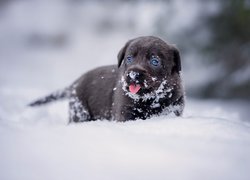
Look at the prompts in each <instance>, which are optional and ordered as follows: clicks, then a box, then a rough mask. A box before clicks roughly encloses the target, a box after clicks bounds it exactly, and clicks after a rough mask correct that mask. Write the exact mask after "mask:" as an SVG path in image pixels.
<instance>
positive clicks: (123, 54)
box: [117, 40, 133, 68]
mask: <svg viewBox="0 0 250 180" xmlns="http://www.w3.org/2000/svg"><path fill="white" fill-rule="evenodd" d="M132 41H133V40H129V41H128V42H127V43H126V44H125V46H124V47H123V48H122V49H121V50H120V51H119V53H118V56H117V58H118V68H119V67H120V66H121V64H122V61H123V60H124V56H125V53H126V51H127V48H128V46H129V45H130V43H131V42H132Z"/></svg>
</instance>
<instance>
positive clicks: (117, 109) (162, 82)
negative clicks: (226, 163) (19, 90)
mask: <svg viewBox="0 0 250 180" xmlns="http://www.w3.org/2000/svg"><path fill="white" fill-rule="evenodd" d="M128 56H130V57H132V58H133V61H132V62H131V63H126V58H127V57H128ZM153 57H157V59H158V60H159V62H160V63H159V65H158V66H157V67H154V66H153V65H151V64H150V60H151V59H152V58H153ZM180 71H181V59H180V55H179V51H178V50H177V49H176V48H175V47H173V46H171V45H169V44H167V43H166V42H164V41H163V40H161V39H159V38H157V37H153V36H146V37H139V38H136V39H132V40H130V41H128V42H127V43H126V44H125V46H124V47H123V48H122V49H121V50H120V52H119V54H118V66H117V65H116V66H115V65H113V66H103V67H100V68H97V69H94V70H92V71H89V72H87V73H85V74H84V75H82V76H81V77H80V78H79V79H78V80H77V81H75V83H73V85H71V86H70V87H68V88H66V89H65V90H63V91H60V92H59V93H56V94H52V95H49V96H47V97H45V98H43V99H40V100H37V101H35V102H33V103H31V104H30V105H31V106H37V105H41V104H45V103H48V102H51V101H54V100H57V99H61V98H69V99H70V102H69V106H70V122H82V121H90V120H97V119H107V120H116V121H126V120H135V119H147V118H150V117H152V116H153V115H159V114H169V113H174V114H175V115H176V116H180V115H181V114H182V111H183V108H184V92H183V86H182V82H181V77H180ZM131 84H137V85H140V87H141V89H140V90H139V91H138V92H137V93H136V94H133V93H131V92H130V91H129V85H131Z"/></svg>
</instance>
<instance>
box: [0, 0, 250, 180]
mask: <svg viewBox="0 0 250 180" xmlns="http://www.w3.org/2000/svg"><path fill="white" fill-rule="evenodd" d="M14 2H15V3H13V4H12V5H9V7H8V8H6V9H4V10H3V11H1V12H0V15H1V16H0V25H1V26H0V32H1V33H0V180H34V179H36V180H45V179H46V180H50V179H51V180H57V179H58V180H64V179H65V180H69V179H72V180H78V179H81V180H82V179H91V180H92V179H93V180H96V179H101V180H118V179H122V180H123V179H124V180H125V179H126V180H127V179H136V180H138V179H143V180H144V179H145V180H146V179H154V180H155V179H156V180H158V179H159V180H161V179H162V180H165V179H171V180H200V179H203V180H206V179H208V180H210V179H213V180H215V179H218V180H249V179H250V172H249V169H250V123H249V122H250V111H249V107H250V103H249V102H244V101H237V100H228V101H221V100H197V99H192V98H190V97H187V101H186V102H187V103H186V108H185V112H184V116H183V117H179V118H173V117H154V118H152V119H149V120H146V121H143V120H138V121H130V122H126V123H117V122H109V121H95V122H87V123H81V124H70V125H68V108H67V101H61V102H57V103H54V104H51V105H48V106H43V107H39V108H29V107H27V106H26V105H27V104H28V103H29V102H30V101H32V100H34V99H36V98H37V97H40V96H43V95H46V94H47V93H50V92H52V91H54V90H57V89H60V88H63V87H64V86H67V85H69V84H70V83H72V82H73V81H74V80H75V79H76V78H77V77H78V76H80V75H81V74H82V73H84V72H86V71H87V70H89V69H91V68H93V67H97V66H101V65H106V64H113V63H116V56H117V53H118V51H119V50H120V48H121V47H122V46H123V45H124V43H125V42H126V41H127V40H128V39H130V38H133V37H135V36H138V35H146V34H143V32H147V33H150V30H147V31H146V29H147V27H148V28H150V27H149V26H150V25H149V24H148V23H149V22H147V21H145V19H147V16H146V17H145V16H144V15H145V14H144V15H143V13H142V14H141V15H140V14H139V15H138V14H137V17H140V16H141V18H142V19H144V21H143V22H144V24H143V23H142V25H141V26H140V28H137V29H141V31H139V32H136V33H134V34H131V33H126V31H122V29H123V28H124V27H121V29H119V30H118V31H116V32H113V33H110V34H109V33H108V34H101V33H98V32H99V31H97V32H92V30H93V29H88V28H90V27H89V26H91V24H89V23H90V21H93V19H91V18H89V19H88V17H87V16H85V15H86V14H88V15H89V14H91V13H92V15H91V17H92V18H96V19H99V18H100V17H102V16H101V15H102V14H101V15H100V14H98V13H97V14H95V13H93V12H94V11H93V10H94V9H95V8H96V6H95V3H94V4H91V3H90V4H87V5H86V6H87V8H86V6H83V7H82V8H83V10H87V9H88V11H83V10H81V8H80V6H79V9H80V10H79V11H74V13H76V14H77V12H78V13H79V12H82V16H80V18H79V19H78V20H79V21H80V20H81V18H83V19H84V18H85V19H84V20H83V22H82V23H79V24H80V25H81V24H83V26H82V27H80V26H79V24H78V25H77V26H75V25H74V23H76V22H75V21H71V20H69V19H67V17H68V16H67V13H69V14H72V13H73V12H72V11H70V12H68V10H67V9H66V10H65V7H67V6H63V5H62V6H58V4H57V3H55V4H54V5H53V4H50V6H48V5H46V2H48V1H32V2H33V5H32V4H31V5H30V1H23V2H22V3H21V1H14ZM53 2H54V1H53ZM55 2H59V1H55ZM65 2H66V1H65ZM147 2H148V3H149V1H147ZM36 3H38V5H37V4H36ZM43 3H44V4H43ZM34 4H35V5H34ZM59 4H60V3H59ZM60 5H61V4H60ZM155 6H156V7H155V8H160V7H161V6H160V5H159V4H157V3H156V4H155ZM53 7H54V8H53ZM84 7H85V9H84ZM107 7H108V6H107ZM118 7H120V6H119V5H117V8H118ZM136 7H137V8H139V7H140V8H142V7H141V6H138V5H137V6H136ZM145 7H147V9H148V10H150V9H151V8H152V7H153V4H147V3H146V5H145ZM130 8H131V7H130V6H123V8H122V9H125V10H124V11H121V14H120V15H119V18H122V17H123V16H125V15H126V12H127V11H128V10H129V9H130ZM126 9H127V10H126ZM44 10H46V13H44V12H45V11H44ZM101 11H103V8H102V7H99V11H98V12H101ZM117 11H118V10H117ZM65 12H67V13H65ZM60 13H61V14H60ZM74 13H73V14H74ZM32 14H36V15H32ZM76 14H75V15H76ZM93 14H94V15H95V16H93ZM153 14H154V13H153ZM183 14H184V15H185V12H183ZM65 16H66V17H65ZM107 16H110V17H112V16H113V14H112V13H110V14H108V15H107ZM53 17H54V18H55V19H53ZM76 17H78V16H76ZM58 18H59V19H60V20H64V19H66V20H67V22H69V24H66V26H65V28H64V26H63V27H62V25H65V24H64V23H61V24H60V22H61V21H58ZM114 18H115V17H114ZM131 18H133V17H132V16H131ZM152 18H153V17H152ZM96 19H94V20H96ZM40 20H42V21H40ZM74 20H75V18H74ZM139 20H140V18H139V19H138V22H139ZM94 22H95V21H94ZM84 25H85V26H84ZM69 27H70V28H69ZM57 28H59V30H63V31H62V34H64V33H65V34H66V35H65V36H66V42H67V43H66V44H64V45H63V46H62V47H59V48H58V47H54V46H53V42H51V41H50V40H49V39H47V40H46V38H47V36H48V37H51V36H52V37H54V31H55V32H57ZM173 28H174V27H173ZM86 29H88V30H86ZM144 29H145V31H143V30H144ZM89 31H90V32H89ZM33 33H35V34H36V33H38V37H39V36H40V35H41V37H42V38H45V39H40V40H39V38H38V39H36V40H35V44H32V43H30V39H29V38H30V37H29V36H30V34H33ZM39 33H41V34H40V35H39ZM52 39H53V38H52ZM31 41H32V38H31ZM37 41H38V42H37ZM33 43H34V42H33ZM36 43H38V44H36ZM183 61H185V59H183ZM183 75H184V78H185V79H188V80H189V81H186V82H185V83H186V84H187V85H188V84H190V82H191V83H192V80H194V79H195V78H197V77H196V76H197V74H192V73H190V72H189V73H187V74H185V69H184V72H183ZM201 76H203V80H204V79H206V77H205V78H204V75H202V74H199V77H201Z"/></svg>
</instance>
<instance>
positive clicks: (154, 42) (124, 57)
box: [118, 36, 181, 96]
mask: <svg viewBox="0 0 250 180" xmlns="http://www.w3.org/2000/svg"><path fill="white" fill-rule="evenodd" d="M118 67H119V68H121V69H123V71H124V72H123V77H122V78H123V79H122V81H123V82H124V85H123V86H124V87H123V89H124V90H125V91H127V92H129V93H131V94H136V95H139V96H142V95H145V94H148V93H151V92H154V91H157V90H159V88H160V86H161V85H162V83H165V84H170V86H171V83H173V82H171V81H174V80H173V79H176V78H179V74H180V71H181V60H180V55H179V51H178V50H177V49H176V48H175V47H173V46H171V45H169V44H167V43H166V42H164V41H163V40H161V39H159V38H157V37H153V36H146V37H139V38H136V39H132V40H130V41H128V42H127V43H126V44H125V46H124V47H123V48H122V49H121V50H120V52H119V54H118Z"/></svg>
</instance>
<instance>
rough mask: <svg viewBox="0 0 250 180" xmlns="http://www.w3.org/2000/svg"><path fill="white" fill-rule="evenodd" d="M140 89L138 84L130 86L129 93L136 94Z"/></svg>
mask: <svg viewBox="0 0 250 180" xmlns="http://www.w3.org/2000/svg"><path fill="white" fill-rule="evenodd" d="M140 89H141V86H140V85H138V84H131V85H130V86H129V91H130V92H131V93H133V94H136V93H137V92H138V91H139V90H140Z"/></svg>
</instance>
